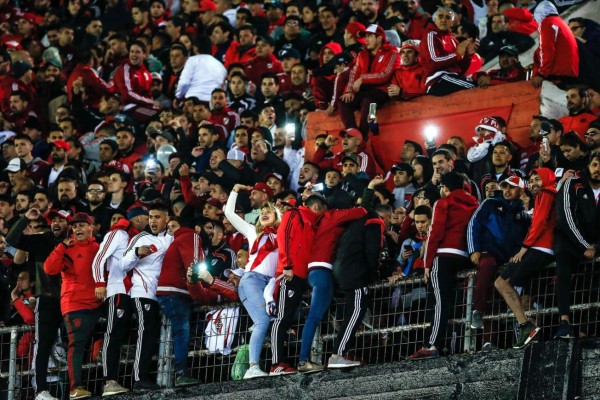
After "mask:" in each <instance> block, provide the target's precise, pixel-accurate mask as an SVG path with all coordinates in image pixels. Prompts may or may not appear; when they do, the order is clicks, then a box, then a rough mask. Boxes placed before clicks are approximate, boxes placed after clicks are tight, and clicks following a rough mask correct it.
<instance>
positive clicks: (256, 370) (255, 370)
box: [244, 365, 269, 379]
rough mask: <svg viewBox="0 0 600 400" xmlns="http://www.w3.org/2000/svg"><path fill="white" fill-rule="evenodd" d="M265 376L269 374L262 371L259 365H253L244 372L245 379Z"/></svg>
mask: <svg viewBox="0 0 600 400" xmlns="http://www.w3.org/2000/svg"><path fill="white" fill-rule="evenodd" d="M263 376H269V374H267V373H266V372H264V371H262V370H261V369H260V367H259V366H258V365H253V366H251V367H250V368H249V369H248V371H246V373H245V374H244V379H254V378H262V377H263Z"/></svg>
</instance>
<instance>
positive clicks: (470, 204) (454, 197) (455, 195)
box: [446, 189, 478, 210]
mask: <svg viewBox="0 0 600 400" xmlns="http://www.w3.org/2000/svg"><path fill="white" fill-rule="evenodd" d="M446 200H447V201H448V202H449V203H452V204H453V205H456V206H458V207H461V208H463V209H464V210H471V209H473V208H477V205H478V202H477V199H476V198H475V196H473V195H472V194H470V193H468V192H467V191H466V190H464V189H457V190H453V191H452V192H450V194H449V195H448V196H446Z"/></svg>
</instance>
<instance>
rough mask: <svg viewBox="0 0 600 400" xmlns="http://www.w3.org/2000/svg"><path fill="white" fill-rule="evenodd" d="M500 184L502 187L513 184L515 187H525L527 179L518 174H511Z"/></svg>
mask: <svg viewBox="0 0 600 400" xmlns="http://www.w3.org/2000/svg"><path fill="white" fill-rule="evenodd" d="M499 186H500V187H501V188H505V187H507V186H513V187H518V188H521V189H525V181H523V179H521V178H519V177H518V176H516V175H511V176H509V177H508V178H506V179H505V180H503V181H502V182H500V185H499Z"/></svg>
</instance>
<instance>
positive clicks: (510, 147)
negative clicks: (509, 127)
mask: <svg viewBox="0 0 600 400" xmlns="http://www.w3.org/2000/svg"><path fill="white" fill-rule="evenodd" d="M498 146H505V147H506V148H507V149H508V151H510V154H511V155H514V153H515V148H514V146H513V144H512V143H511V142H509V141H508V140H501V141H499V142H498V143H496V144H494V145H492V151H493V150H494V149H495V148H496V147H498Z"/></svg>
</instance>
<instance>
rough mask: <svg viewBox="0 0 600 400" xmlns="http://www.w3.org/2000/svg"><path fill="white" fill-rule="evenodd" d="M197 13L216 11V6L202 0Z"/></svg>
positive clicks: (208, 0) (206, 0)
mask: <svg viewBox="0 0 600 400" xmlns="http://www.w3.org/2000/svg"><path fill="white" fill-rule="evenodd" d="M198 11H200V12H206V11H217V4H216V3H215V2H214V1H212V0H202V1H200V9H199V10H198Z"/></svg>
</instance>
